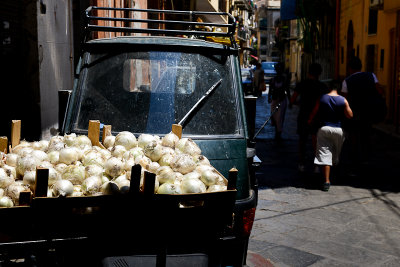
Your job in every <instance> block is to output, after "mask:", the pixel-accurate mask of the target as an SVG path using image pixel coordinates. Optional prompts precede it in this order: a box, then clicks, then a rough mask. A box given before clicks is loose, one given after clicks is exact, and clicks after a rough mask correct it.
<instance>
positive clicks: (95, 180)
mask: <svg viewBox="0 0 400 267" xmlns="http://www.w3.org/2000/svg"><path fill="white" fill-rule="evenodd" d="M100 187H101V178H100V177H98V176H90V177H88V178H86V179H85V180H84V181H83V182H82V187H81V188H82V192H83V193H84V194H85V195H89V196H91V195H94V194H95V193H97V192H99V191H100Z"/></svg>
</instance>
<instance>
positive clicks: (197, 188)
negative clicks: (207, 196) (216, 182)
mask: <svg viewBox="0 0 400 267" xmlns="http://www.w3.org/2000/svg"><path fill="white" fill-rule="evenodd" d="M181 191H182V193H183V194H190V193H204V192H206V186H205V185H204V184H203V182H202V181H200V180H199V179H183V180H182V182H181Z"/></svg>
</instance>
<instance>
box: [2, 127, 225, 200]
mask: <svg viewBox="0 0 400 267" xmlns="http://www.w3.org/2000/svg"><path fill="white" fill-rule="evenodd" d="M104 146H105V148H106V149H104V148H100V147H98V146H92V144H91V141H90V139H89V138H88V137H87V136H85V135H79V136H78V135H76V134H70V135H64V136H54V137H52V138H51V139H50V140H49V141H47V140H41V141H37V142H27V141H22V142H21V143H20V144H19V145H18V146H16V147H14V148H13V149H12V151H11V152H10V153H8V154H2V155H1V158H2V160H1V161H0V207H12V206H14V205H18V201H19V193H20V192H21V191H25V190H33V186H34V183H35V178H36V177H35V176H36V168H37V167H42V168H47V169H49V188H48V196H49V197H57V196H60V195H62V196H89V195H101V194H113V193H116V192H118V191H126V190H129V185H130V178H131V177H130V176H131V175H130V171H131V168H132V166H133V165H136V164H140V165H141V166H142V181H141V185H142V184H143V174H144V171H148V172H151V173H155V174H156V183H155V192H156V193H159V194H188V193H204V192H214V191H224V190H226V188H227V186H226V184H227V181H226V179H225V178H223V177H222V176H221V175H220V174H219V172H218V171H217V170H216V169H215V168H214V167H213V166H211V164H210V162H209V161H208V159H207V158H206V157H204V156H203V155H201V150H200V148H199V147H198V146H197V144H196V143H195V142H194V141H193V140H191V139H190V138H181V139H179V138H178V136H176V135H175V134H174V133H172V132H171V133H169V134H166V135H165V136H164V137H162V138H160V137H159V136H156V135H150V134H141V135H140V136H138V138H136V137H135V135H134V134H132V133H130V132H127V131H124V132H121V133H119V134H118V135H117V136H107V137H106V138H105V140H104Z"/></svg>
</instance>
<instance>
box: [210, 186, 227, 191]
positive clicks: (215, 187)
mask: <svg viewBox="0 0 400 267" xmlns="http://www.w3.org/2000/svg"><path fill="white" fill-rule="evenodd" d="M226 189H227V186H226V185H219V184H214V185H210V186H209V187H208V188H207V192H218V191H226Z"/></svg>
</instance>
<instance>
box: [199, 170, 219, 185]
mask: <svg viewBox="0 0 400 267" xmlns="http://www.w3.org/2000/svg"><path fill="white" fill-rule="evenodd" d="M218 177H219V174H218V173H217V172H216V171H215V170H206V171H204V172H202V173H201V178H200V180H201V181H202V182H203V183H204V184H205V185H206V186H210V185H214V184H216V183H217V181H218Z"/></svg>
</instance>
